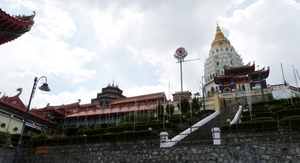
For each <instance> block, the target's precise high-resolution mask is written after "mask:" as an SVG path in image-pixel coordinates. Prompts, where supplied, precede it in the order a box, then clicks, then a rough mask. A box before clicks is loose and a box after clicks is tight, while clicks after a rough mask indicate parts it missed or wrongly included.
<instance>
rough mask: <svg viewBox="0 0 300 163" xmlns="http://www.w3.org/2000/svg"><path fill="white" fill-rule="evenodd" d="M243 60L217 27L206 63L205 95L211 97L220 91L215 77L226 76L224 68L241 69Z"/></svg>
mask: <svg viewBox="0 0 300 163" xmlns="http://www.w3.org/2000/svg"><path fill="white" fill-rule="evenodd" d="M243 65H244V63H243V60H242V58H241V55H239V54H238V53H237V52H236V51H235V49H234V47H233V46H232V45H231V44H230V41H229V40H228V39H227V38H226V37H225V36H224V34H223V33H222V31H221V29H220V27H219V25H217V29H216V34H215V38H214V40H213V42H212V43H211V49H210V51H209V56H208V58H207V59H206V61H205V63H204V82H205V85H204V87H205V94H206V96H211V95H212V94H214V92H218V91H219V87H218V84H216V83H215V82H214V76H216V75H224V67H225V66H230V67H240V66H243Z"/></svg>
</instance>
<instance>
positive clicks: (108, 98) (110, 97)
mask: <svg viewBox="0 0 300 163" xmlns="http://www.w3.org/2000/svg"><path fill="white" fill-rule="evenodd" d="M122 93H123V91H122V90H121V89H120V88H119V87H118V85H114V83H113V84H108V86H107V87H105V88H102V92H101V93H98V94H97V98H94V99H92V100H91V103H95V102H99V103H100V104H101V105H106V104H109V103H111V102H112V101H114V100H115V99H118V98H125V96H124V95H122Z"/></svg>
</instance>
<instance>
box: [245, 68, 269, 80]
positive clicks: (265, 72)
mask: <svg viewBox="0 0 300 163" xmlns="http://www.w3.org/2000/svg"><path fill="white" fill-rule="evenodd" d="M269 74H270V67H268V68H267V70H265V68H262V69H260V70H258V71H254V72H252V73H250V74H249V75H250V76H252V78H258V77H259V76H260V75H263V76H264V77H265V78H268V77H269Z"/></svg>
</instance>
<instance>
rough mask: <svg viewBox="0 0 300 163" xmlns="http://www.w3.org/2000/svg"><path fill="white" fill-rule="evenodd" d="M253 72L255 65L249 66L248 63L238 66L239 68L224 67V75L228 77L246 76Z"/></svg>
mask: <svg viewBox="0 0 300 163" xmlns="http://www.w3.org/2000/svg"><path fill="white" fill-rule="evenodd" d="M254 71H255V63H254V62H253V64H252V65H251V64H250V62H249V63H248V64H246V65H244V66H239V67H229V66H224V74H226V75H229V74H248V73H249V72H254Z"/></svg>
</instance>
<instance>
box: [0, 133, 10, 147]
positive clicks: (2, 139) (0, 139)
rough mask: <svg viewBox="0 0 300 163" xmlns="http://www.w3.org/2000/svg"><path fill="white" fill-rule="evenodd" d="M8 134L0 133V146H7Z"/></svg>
mask: <svg viewBox="0 0 300 163" xmlns="http://www.w3.org/2000/svg"><path fill="white" fill-rule="evenodd" d="M9 140H10V134H9V133H7V132H2V131H0V146H6V145H9Z"/></svg>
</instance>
